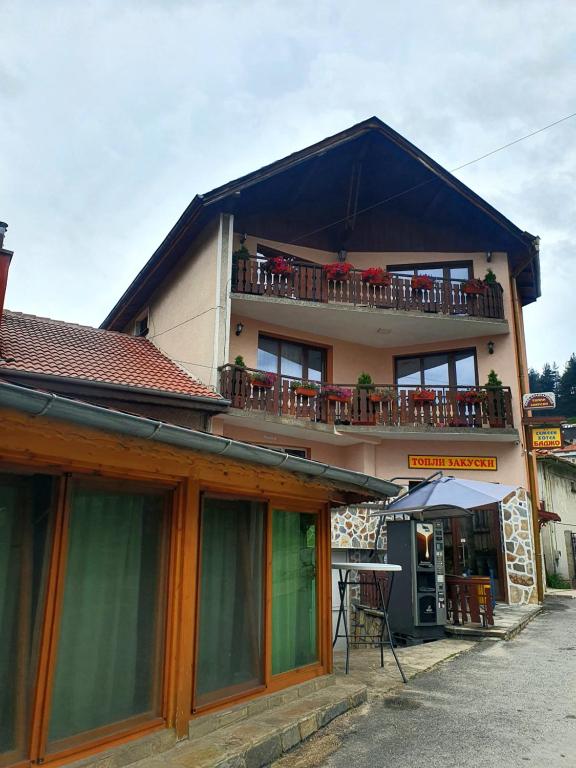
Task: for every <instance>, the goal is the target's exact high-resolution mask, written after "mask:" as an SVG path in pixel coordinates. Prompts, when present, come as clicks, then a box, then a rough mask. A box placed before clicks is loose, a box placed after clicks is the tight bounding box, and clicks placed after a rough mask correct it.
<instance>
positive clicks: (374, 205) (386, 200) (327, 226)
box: [290, 112, 576, 243]
mask: <svg viewBox="0 0 576 768" xmlns="http://www.w3.org/2000/svg"><path fill="white" fill-rule="evenodd" d="M574 117H576V112H573V113H572V114H571V115H566V116H565V117H561V118H560V119H559V120H555V121H554V122H553V123H548V125H544V126H542V128H538V129H537V130H535V131H532V132H531V133H527V134H526V135H525V136H520V138H518V139H514V141H509V142H508V143H507V144H503V145H502V146H501V147H497V148H496V149H493V150H491V151H490V152H486V153H485V154H484V155H480V157H476V158H474V160H469V161H468V162H467V163H463V164H462V165H458V166H457V167H456V168H452V169H451V170H449V171H448V172H449V173H456V171H461V170H462V169H463V168H467V167H468V166H470V165H474V163H478V162H480V160H484V159H485V158H487V157H491V156H492V155H495V154H496V153H497V152H502V150H504V149H508V147H512V146H514V144H519V143H520V142H521V141H525V140H526V139H530V138H531V137H532V136H536V135H537V134H538V133H542V132H543V131H547V130H548V129H549V128H553V127H554V126H555V125H559V124H560V123H564V122H565V121H566V120H571V119H572V118H574ZM435 181H440V179H439V178H438V177H437V176H435V177H434V178H432V179H427V180H426V181H421V182H420V183H418V184H415V185H414V186H412V187H408V189H404V190H402V191H401V192H397V193H396V194H394V195H391V196H390V197H386V198H384V199H383V200H379V201H378V202H377V203H372V205H367V206H366V207H365V208H361V209H360V210H359V211H356V216H358V215H359V214H362V213H366V212H367V211H371V210H373V209H374V208H378V207H379V206H380V205H384V204H385V203H389V202H390V201H391V200H396V199H397V198H399V197H402V196H403V195H407V194H408V193H409V192H413V191H414V190H415V189H420V187H425V186H426V185H427V184H432V183H433V182H435ZM349 218H350V217H349V216H344V217H343V218H341V219H337V220H336V221H333V222H332V223H331V224H324V225H323V226H322V227H318V228H317V229H313V230H312V231H311V232H306V233H305V234H303V235H299V236H298V237H296V238H294V239H293V240H291V241H290V242H291V243H296V242H298V240H303V239H304V238H305V237H310V236H311V235H316V234H317V233H318V232H323V231H324V230H326V229H330V228H331V227H335V226H336V225H337V224H343V223H344V222H346V221H348V219H349Z"/></svg>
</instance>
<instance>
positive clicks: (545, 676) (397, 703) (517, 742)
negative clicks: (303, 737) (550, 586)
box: [302, 597, 576, 768]
mask: <svg viewBox="0 0 576 768" xmlns="http://www.w3.org/2000/svg"><path fill="white" fill-rule="evenodd" d="M338 731H339V733H338V747H337V748H335V749H334V751H332V754H326V753H325V755H324V757H323V759H322V760H320V761H318V762H316V760H314V759H312V760H311V761H310V763H309V764H314V765H317V766H323V768H468V767H469V766H470V767H472V766H473V767H474V768H479V767H480V766H482V767H486V768H517V767H518V768H520V767H521V768H526V766H533V767H537V768H556V767H557V766H570V768H572V767H574V768H576V600H570V599H566V598H559V597H553V598H551V599H548V600H547V601H546V604H545V611H544V612H543V613H542V614H541V615H540V616H538V617H537V618H536V619H534V621H532V622H531V623H530V624H529V625H528V626H527V628H526V629H525V630H524V631H523V632H522V633H521V634H520V635H519V636H518V637H516V639H514V640H511V641H509V642H503V641H483V642H481V643H479V644H478V646H477V647H476V648H475V649H474V650H472V651H470V652H468V653H465V654H463V655H461V656H458V657H456V658H455V659H454V660H450V661H447V662H445V663H443V664H441V665H440V666H438V667H436V668H435V669H433V670H431V671H430V672H428V673H425V674H423V675H421V676H420V677H417V678H415V679H413V680H411V681H410V683H409V685H407V686H406V687H405V688H404V689H403V690H402V691H401V692H400V693H399V694H397V695H393V696H389V697H386V698H385V699H381V700H379V701H374V702H373V703H372V704H371V705H370V706H369V707H368V708H367V710H366V711H365V713H364V714H363V715H360V714H359V715H358V716H356V717H354V718H352V719H350V720H349V722H348V724H347V728H346V729H344V728H338ZM330 751H331V750H328V753H329V752H330ZM302 764H303V765H305V764H306V761H304V762H303V763H302Z"/></svg>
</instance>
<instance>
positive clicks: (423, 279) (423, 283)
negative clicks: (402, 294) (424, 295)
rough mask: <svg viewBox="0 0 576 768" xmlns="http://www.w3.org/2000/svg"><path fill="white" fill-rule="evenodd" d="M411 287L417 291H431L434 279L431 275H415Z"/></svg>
mask: <svg viewBox="0 0 576 768" xmlns="http://www.w3.org/2000/svg"><path fill="white" fill-rule="evenodd" d="M410 285H411V286H412V289H413V290H415V291H431V290H432V288H433V287H434V279H433V278H432V277H430V275H414V277H413V278H412V279H411V280H410Z"/></svg>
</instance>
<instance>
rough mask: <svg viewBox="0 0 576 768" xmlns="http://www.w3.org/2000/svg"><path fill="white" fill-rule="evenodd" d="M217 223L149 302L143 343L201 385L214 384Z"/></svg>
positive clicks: (218, 302) (203, 234)
mask: <svg viewBox="0 0 576 768" xmlns="http://www.w3.org/2000/svg"><path fill="white" fill-rule="evenodd" d="M220 240H221V233H220V221H219V220H216V221H215V222H213V223H212V224H210V225H208V226H207V227H206V229H205V230H204V232H202V234H201V235H200V237H199V238H198V239H197V240H196V242H195V243H194V245H193V246H192V248H190V250H189V251H188V252H187V254H186V256H185V257H184V258H183V259H182V261H181V263H180V264H179V267H178V268H177V269H175V270H174V272H173V273H172V275H171V277H170V279H169V280H167V281H166V282H165V283H164V285H163V286H162V287H161V288H160V289H159V290H158V291H157V292H156V294H155V295H154V296H153V298H152V300H151V301H150V304H149V308H150V316H149V318H150V319H149V327H150V333H149V335H148V338H149V340H150V341H152V342H153V343H154V344H156V346H157V347H159V348H160V349H161V350H162V352H164V353H165V354H166V355H168V357H170V358H172V359H173V360H175V361H176V362H178V363H179V364H180V365H182V367H184V368H185V369H186V370H187V371H189V372H190V373H192V374H193V375H194V376H196V377H197V378H198V379H200V381H202V382H204V383H205V384H207V385H215V384H216V376H215V366H216V365H217V364H218V363H217V361H216V360H215V333H216V316H217V313H218V312H219V305H220V300H219V296H218V295H217V288H218V281H217V268H218V248H219V242H220Z"/></svg>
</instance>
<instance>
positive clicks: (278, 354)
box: [256, 334, 326, 381]
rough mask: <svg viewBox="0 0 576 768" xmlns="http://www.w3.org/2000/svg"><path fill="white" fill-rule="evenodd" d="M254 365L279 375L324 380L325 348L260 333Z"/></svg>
mask: <svg viewBox="0 0 576 768" xmlns="http://www.w3.org/2000/svg"><path fill="white" fill-rule="evenodd" d="M256 367H257V368H259V369H260V370H262V371H270V372H271V373H275V374H277V375H278V376H279V377H284V376H286V377H290V378H294V379H306V380H308V381H325V379H326V350H325V349H321V348H319V347H312V346H309V345H308V344H301V343H299V342H295V341H286V340H284V339H275V338H272V337H271V336H264V335H262V334H261V335H260V336H259V338H258V359H257V363H256Z"/></svg>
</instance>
